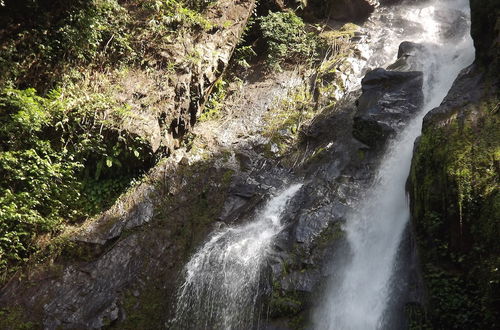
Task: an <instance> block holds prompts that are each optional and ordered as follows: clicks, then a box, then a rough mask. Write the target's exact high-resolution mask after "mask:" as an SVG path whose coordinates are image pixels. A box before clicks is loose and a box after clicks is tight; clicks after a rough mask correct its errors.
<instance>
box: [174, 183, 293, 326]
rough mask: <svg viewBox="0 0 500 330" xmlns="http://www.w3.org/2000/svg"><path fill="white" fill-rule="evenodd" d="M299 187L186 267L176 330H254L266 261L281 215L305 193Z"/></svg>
mask: <svg viewBox="0 0 500 330" xmlns="http://www.w3.org/2000/svg"><path fill="white" fill-rule="evenodd" d="M301 186H302V185H301V184H294V185H291V186H290V187H288V188H287V189H285V190H283V191H281V192H280V193H278V194H276V195H275V196H274V197H272V198H271V199H270V200H269V201H268V202H267V204H266V206H265V207H264V209H263V210H262V212H260V213H258V214H257V215H256V216H255V217H254V219H253V221H250V222H249V223H247V224H245V225H241V226H234V227H226V228H224V229H222V230H220V231H218V232H215V233H214V234H213V235H212V236H211V238H210V239H209V241H208V242H207V243H205V245H204V246H202V247H201V249H200V250H199V251H198V252H197V253H196V254H195V255H194V256H193V257H192V258H191V260H190V261H189V263H188V264H187V265H186V267H185V280H184V283H183V284H182V286H181V287H180V289H179V292H178V298H177V310H176V317H175V319H174V321H173V328H176V329H177V328H179V329H249V328H253V327H255V323H256V322H258V320H256V317H258V316H259V315H260V310H259V299H260V298H261V296H262V292H261V291H262V290H261V287H260V286H261V283H262V281H261V280H260V279H261V275H262V268H263V267H262V263H263V262H264V261H265V258H266V256H267V252H268V249H269V246H270V244H271V243H272V239H273V237H274V236H275V235H276V234H278V233H279V232H280V231H281V230H282V228H283V224H282V223H281V215H282V213H283V211H284V210H285V208H286V206H287V203H288V201H289V200H290V199H291V198H292V197H293V196H294V195H295V193H296V192H297V191H298V190H299V189H300V187H301Z"/></svg>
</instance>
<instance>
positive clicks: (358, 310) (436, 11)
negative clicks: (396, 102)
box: [313, 0, 474, 330]
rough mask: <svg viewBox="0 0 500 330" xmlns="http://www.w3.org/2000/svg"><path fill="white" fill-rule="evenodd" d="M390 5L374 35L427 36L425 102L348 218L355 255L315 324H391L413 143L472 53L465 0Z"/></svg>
mask: <svg viewBox="0 0 500 330" xmlns="http://www.w3.org/2000/svg"><path fill="white" fill-rule="evenodd" d="M393 9H394V10H392V8H391V10H392V12H390V13H388V12H385V13H382V15H385V22H384V23H383V24H384V25H385V28H384V30H381V32H380V33H379V35H378V36H375V38H376V37H378V38H387V43H386V44H385V46H383V48H382V49H385V51H388V50H389V51H392V52H395V50H394V48H392V49H391V47H390V45H395V44H399V43H400V42H402V41H404V40H408V41H413V42H420V43H425V45H426V49H427V52H428V54H429V56H426V58H421V59H420V63H419V64H420V68H419V69H421V70H422V71H423V72H424V80H425V81H424V95H425V103H424V107H423V109H422V110H421V112H420V113H419V115H418V116H417V117H416V118H415V119H414V120H412V121H411V122H410V123H409V124H408V126H407V127H406V128H405V129H404V131H403V132H401V133H400V134H399V136H398V137H397V138H396V139H395V140H394V141H393V142H392V143H391V145H390V146H389V149H388V152H387V154H386V155H385V156H384V159H383V161H382V163H381V166H380V168H379V170H378V173H377V176H376V179H375V181H374V184H373V185H372V188H371V189H370V190H369V191H368V192H367V193H366V196H364V197H363V198H362V200H360V202H359V204H358V205H357V206H356V207H355V211H353V212H352V214H350V215H349V217H348V219H347V222H346V225H345V228H344V229H345V231H346V234H347V240H348V243H349V245H350V250H351V253H352V257H351V258H350V260H349V261H348V262H347V263H346V264H345V265H344V266H343V267H342V269H341V270H340V276H338V277H336V279H335V280H334V281H333V283H331V285H330V288H329V290H328V291H327V295H326V297H325V299H324V301H323V302H322V303H321V304H320V307H319V308H318V309H317V311H316V313H315V315H314V317H313V319H314V320H313V322H314V326H315V328H316V329H321V330H323V329H339V330H347V329H353V330H358V329H359V330H371V329H385V328H387V325H385V324H384V312H385V310H386V308H387V303H388V300H389V299H390V297H389V296H390V291H391V288H390V286H391V277H392V275H393V270H394V263H395V256H396V254H397V250H398V246H399V244H400V241H401V236H402V233H403V230H404V228H405V226H406V225H407V223H408V220H409V216H410V214H409V206H408V203H407V199H406V194H405V182H406V179H407V177H408V173H409V169H410V164H411V157H412V151H413V143H414V141H415V139H416V138H417V137H418V135H419V134H420V131H421V123H422V119H423V117H424V116H425V114H426V113H427V112H428V111H430V110H431V109H433V108H434V107H436V106H438V105H439V104H440V103H441V101H442V100H443V98H444V97H445V96H446V94H447V92H448V91H449V89H450V87H451V85H452V83H453V81H454V79H455V78H456V77H457V75H458V73H459V72H460V71H461V70H462V69H463V68H464V67H466V66H467V65H469V64H471V63H472V61H473V59H474V47H473V45H472V39H471V37H470V28H469V23H468V22H469V21H470V19H469V15H470V13H469V4H468V1H467V0H440V1H438V0H436V1H427V2H423V4H422V5H421V6H420V7H416V6H401V7H395V8H393ZM401 22H403V23H404V26H402V25H401ZM464 24H465V27H464ZM388 45H389V46H388ZM382 49H381V50H382ZM380 58H383V56H382V57H380ZM375 61H376V59H375Z"/></svg>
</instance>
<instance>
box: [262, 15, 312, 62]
mask: <svg viewBox="0 0 500 330" xmlns="http://www.w3.org/2000/svg"><path fill="white" fill-rule="evenodd" d="M259 24H260V29H261V32H262V37H263V39H264V42H265V47H266V53H267V63H268V64H269V65H270V67H272V68H279V67H280V64H281V63H283V62H285V61H292V62H299V61H303V60H304V59H306V60H307V59H311V60H313V59H314V58H315V57H316V55H317V50H316V49H317V41H316V38H315V36H314V34H312V33H308V32H306V30H305V24H304V22H303V21H302V19H301V18H300V17H298V16H297V15H296V14H295V13H293V12H277V13H272V12H270V13H269V14H268V15H267V16H264V17H261V18H259Z"/></svg>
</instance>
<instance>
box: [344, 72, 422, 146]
mask: <svg viewBox="0 0 500 330" xmlns="http://www.w3.org/2000/svg"><path fill="white" fill-rule="evenodd" d="M361 84H362V91H363V93H362V94H361V97H360V98H359V100H358V101H357V104H358V110H357V112H356V116H355V117H354V131H353V134H354V137H356V138H357V139H358V140H359V141H361V142H363V143H364V144H366V145H368V146H370V147H374V148H377V147H381V146H383V145H384V144H385V142H386V141H387V139H388V138H390V137H391V136H393V135H394V134H395V133H396V132H398V131H399V130H400V128H401V127H402V126H403V125H404V123H406V122H407V121H408V120H409V119H410V118H411V117H412V116H413V115H414V114H415V113H416V112H417V111H418V110H419V109H420V107H421V106H422V103H423V99H424V95H423V91H422V85H423V74H422V72H397V71H386V70H384V69H375V70H373V71H371V72H369V73H367V74H366V76H365V78H364V79H363V80H362V82H361Z"/></svg>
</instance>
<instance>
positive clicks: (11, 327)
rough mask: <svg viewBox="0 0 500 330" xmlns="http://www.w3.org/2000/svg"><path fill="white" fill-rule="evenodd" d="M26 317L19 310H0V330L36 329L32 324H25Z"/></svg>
mask: <svg viewBox="0 0 500 330" xmlns="http://www.w3.org/2000/svg"><path fill="white" fill-rule="evenodd" d="M25 320H26V317H25V315H24V313H23V311H22V310H21V309H16V308H10V309H0V329H5V330H29V329H38V328H39V326H37V325H36V324H35V323H33V322H26V321H25Z"/></svg>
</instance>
